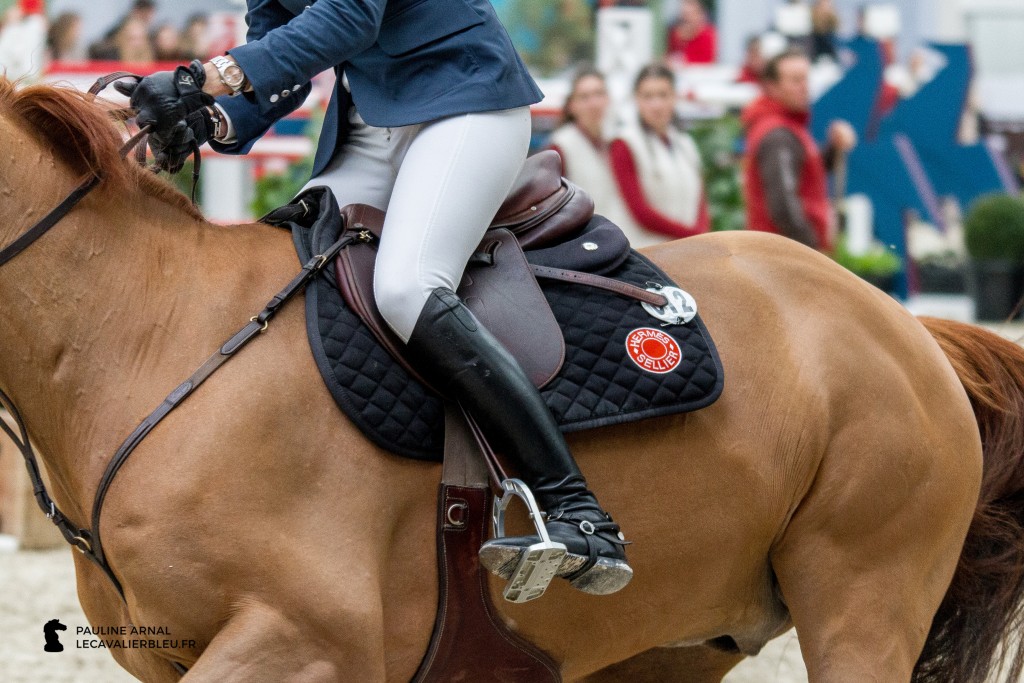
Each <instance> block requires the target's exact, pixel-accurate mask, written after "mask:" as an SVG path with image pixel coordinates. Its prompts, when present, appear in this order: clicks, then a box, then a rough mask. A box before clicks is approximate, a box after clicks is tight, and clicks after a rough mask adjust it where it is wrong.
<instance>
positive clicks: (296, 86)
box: [292, 84, 302, 91]
mask: <svg viewBox="0 0 1024 683" xmlns="http://www.w3.org/2000/svg"><path fill="white" fill-rule="evenodd" d="M301 87H302V86H301V85H298V84H295V85H293V86H292V90H293V91H295V90H299V89H300V88H301Z"/></svg>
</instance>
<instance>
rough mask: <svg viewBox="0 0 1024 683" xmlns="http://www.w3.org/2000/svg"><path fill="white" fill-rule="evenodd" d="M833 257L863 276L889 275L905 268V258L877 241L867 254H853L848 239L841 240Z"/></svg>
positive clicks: (843, 265) (837, 261) (840, 263)
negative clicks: (847, 243) (848, 246)
mask: <svg viewBox="0 0 1024 683" xmlns="http://www.w3.org/2000/svg"><path fill="white" fill-rule="evenodd" d="M832 257H833V258H834V259H835V261H836V263H838V264H839V265H841V266H842V267H844V268H846V269H847V270H849V271H850V272H852V273H855V274H856V275H860V276H861V277H889V276H892V275H895V274H896V273H898V272H900V271H901V270H903V260H902V259H901V258H900V257H899V256H897V255H896V254H894V253H893V252H892V251H890V250H889V249H887V248H886V247H885V246H884V245H882V244H879V243H877V242H876V243H874V244H872V245H871V248H870V249H869V250H868V252H867V253H866V254H851V253H850V250H849V249H848V248H847V245H846V240H840V241H839V244H838V245H836V250H835V253H834V254H833V255H832Z"/></svg>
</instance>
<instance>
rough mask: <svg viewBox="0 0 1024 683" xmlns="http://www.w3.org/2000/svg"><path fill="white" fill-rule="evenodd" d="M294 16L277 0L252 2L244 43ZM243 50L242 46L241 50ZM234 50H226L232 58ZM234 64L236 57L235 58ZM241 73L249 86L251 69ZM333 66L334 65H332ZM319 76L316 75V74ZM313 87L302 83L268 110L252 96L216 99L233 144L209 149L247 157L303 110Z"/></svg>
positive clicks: (219, 143) (252, 40)
mask: <svg viewBox="0 0 1024 683" xmlns="http://www.w3.org/2000/svg"><path fill="white" fill-rule="evenodd" d="M293 17H294V15H293V14H292V13H291V12H289V11H288V10H287V9H285V8H284V6H282V5H281V4H280V3H279V2H277V0H253V1H251V2H250V3H249V11H248V12H247V13H246V15H245V22H246V24H247V25H248V27H249V30H248V32H247V33H246V41H248V42H257V41H259V40H261V39H263V38H264V37H265V36H266V35H267V34H268V33H270V32H271V31H273V30H275V29H277V28H279V27H281V26H284V25H285V24H287V23H288V21H289V20H290V19H292V18H293ZM243 47H244V46H243ZM237 49H239V48H235V49H234V50H229V51H228V52H230V53H231V55H232V56H235V50H237ZM235 59H236V61H237V60H238V57H237V56H235ZM239 64H240V65H241V66H242V71H244V72H245V74H246V76H247V77H248V78H249V81H250V82H254V81H253V77H252V74H251V72H250V68H257V67H248V66H246V65H245V64H242V63H241V62H240V61H239ZM332 66H333V65H332ZM318 73H319V72H318ZM310 90H312V87H311V86H310V84H309V79H307V80H305V81H303V82H302V84H301V87H300V88H296V89H294V90H293V91H292V92H291V94H290V95H289V96H288V97H284V98H281V97H280V96H278V98H276V99H277V102H276V103H273V104H270V103H269V102H268V104H270V106H268V107H260V106H259V104H258V101H257V99H256V96H255V95H254V94H251V93H247V94H245V95H240V96H236V97H228V96H224V97H218V98H217V104H218V105H220V107H221V108H222V109H223V110H224V113H225V114H227V115H228V118H230V119H231V125H232V127H233V128H234V131H235V140H234V142H231V143H228V144H225V143H223V142H217V141H216V140H211V141H210V146H211V147H212V148H213V149H214V150H216V151H217V152H220V153H221V154H247V153H248V152H249V150H251V149H252V146H253V144H255V142H256V141H257V140H258V139H260V138H261V137H263V135H264V134H265V133H266V132H267V131H268V130H270V127H271V126H272V125H274V123H275V122H276V121H277V120H279V119H282V118H284V117H285V116H287V115H288V114H291V113H292V112H293V111H295V110H296V109H298V108H299V107H300V106H302V103H303V102H304V101H305V100H306V98H307V97H308V96H309V92H310Z"/></svg>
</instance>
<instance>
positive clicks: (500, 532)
mask: <svg viewBox="0 0 1024 683" xmlns="http://www.w3.org/2000/svg"><path fill="white" fill-rule="evenodd" d="M501 488H502V490H503V491H504V494H503V495H502V497H501V500H498V501H497V502H495V504H494V515H493V517H494V537H495V538H504V537H505V511H506V510H507V509H508V505H509V503H511V502H512V499H513V498H519V499H520V500H522V501H523V503H524V504H525V505H526V509H527V510H528V511H529V514H530V519H531V520H532V521H533V526H534V527H535V528H536V529H537V535H538V536H540V543H534V544H533V545H531V546H529V547H527V548H526V549H525V550H524V551H523V554H522V556H521V557H520V559H519V564H518V565H516V568H515V569H514V570H513V571H512V576H511V577H509V580H508V584H506V585H505V591H504V593H503V595H504V596H505V599H506V600H508V601H509V602H516V603H522V602H529V601H530V600H536V599H537V598H539V597H540V596H542V595H544V591H546V590H547V588H548V585H549V584H550V583H551V580H552V579H553V578H555V573H556V572H557V571H558V568H559V566H561V564H562V559H563V558H564V557H565V554H566V552H568V550H567V549H566V547H565V544H564V543H556V542H554V541H552V540H551V537H550V536H548V530H547V528H546V527H545V526H544V513H542V512H541V511H540V507H538V505H537V501H536V499H534V497H533V492H532V491H530V488H529V487H528V486H527V485H526V484H525V483H523V481H522V480H520V479H506V480H504V481H503V482H501Z"/></svg>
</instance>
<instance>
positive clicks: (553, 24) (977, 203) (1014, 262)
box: [0, 0, 1024, 320]
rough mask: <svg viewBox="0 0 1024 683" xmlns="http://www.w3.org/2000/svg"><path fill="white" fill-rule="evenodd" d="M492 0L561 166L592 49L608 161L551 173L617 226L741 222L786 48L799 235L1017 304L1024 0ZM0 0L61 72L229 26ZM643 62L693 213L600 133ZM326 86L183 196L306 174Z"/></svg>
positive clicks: (266, 192)
mask: <svg viewBox="0 0 1024 683" xmlns="http://www.w3.org/2000/svg"><path fill="white" fill-rule="evenodd" d="M492 2H493V5H494V7H495V9H496V10H497V12H498V14H499V16H500V17H501V18H502V20H503V22H504V23H505V25H506V28H507V29H508V31H509V34H510V36H511V37H512V39H513V42H514V43H515V44H516V46H517V48H518V49H519V50H520V52H521V54H522V55H523V58H524V60H525V61H526V63H527V65H528V66H529V68H530V70H531V71H532V73H533V74H534V76H535V77H536V79H537V80H538V82H539V83H540V85H541V88H542V89H543V91H544V92H545V95H546V97H545V99H544V101H543V102H541V103H540V104H538V105H536V106H535V107H534V112H533V113H534V138H533V148H534V151H536V150H539V149H542V148H544V147H545V146H548V145H552V144H553V146H554V147H555V148H557V149H559V150H560V151H561V152H562V154H563V157H565V158H566V174H567V175H569V176H570V177H571V178H572V176H573V175H574V174H573V172H572V163H571V162H572V159H571V157H572V156H573V153H572V150H571V149H568V148H567V147H571V146H572V141H571V140H567V141H564V142H563V143H561V144H560V143H559V139H560V138H558V137H557V136H556V138H555V139H554V142H553V141H552V137H551V136H552V134H553V133H554V132H555V131H556V130H557V129H559V127H562V126H564V125H565V124H566V123H567V121H566V119H567V118H568V119H570V121H569V123H572V122H574V121H573V119H574V116H573V114H572V113H571V112H570V111H569V109H571V107H569V106H567V105H568V104H569V101H570V100H572V99H573V96H574V95H575V93H574V92H573V87H574V79H575V77H576V76H577V75H578V74H579V73H580V69H581V68H585V67H586V66H591V67H594V68H595V69H596V72H597V73H598V75H599V77H600V79H601V86H602V89H603V91H604V95H603V96H604V97H606V98H607V101H606V102H604V101H602V102H600V103H599V105H600V106H599V107H598V109H600V111H597V114H598V115H600V128H599V130H598V132H594V131H593V130H592V131H591V133H592V135H591V136H590V137H591V139H592V142H595V144H597V145H598V147H604V148H603V149H601V150H600V151H601V152H602V156H601V158H602V159H603V160H604V161H605V162H606V163H608V164H609V166H610V171H611V176H609V177H612V178H613V180H612V181H611V182H610V184H608V185H607V186H603V185H602V184H601V182H600V181H599V180H597V179H594V178H586V177H583V176H584V175H585V174H576V175H579V176H580V177H578V178H573V179H574V180H576V182H577V183H578V184H581V185H583V186H584V189H588V190H589V191H590V192H591V193H592V194H595V195H602V196H603V195H609V194H614V193H615V192H618V193H619V195H620V196H619V197H618V198H616V204H617V207H618V209H615V208H608V207H606V206H602V202H601V200H599V202H598V208H599V211H600V210H602V209H604V210H605V212H606V213H609V214H612V215H615V217H617V218H619V219H620V222H622V223H629V224H631V225H630V227H631V228H634V229H635V231H636V232H632V233H631V236H635V237H634V241H638V242H639V243H641V244H646V243H649V242H651V241H658V240H660V239H663V238H666V237H678V236H685V235H687V234H691V232H694V231H696V232H699V231H702V230H703V228H704V227H709V228H711V229H714V230H736V229H744V228H747V227H749V224H750V223H751V222H752V221H753V220H754V218H752V215H753V214H752V213H751V211H752V209H751V208H750V204H751V203H753V202H761V201H767V203H768V205H769V206H770V207H771V206H772V202H775V201H780V198H779V197H777V196H776V194H777V191H776V189H775V188H774V187H773V186H771V185H770V184H769V185H768V186H766V189H765V194H766V195H767V196H766V197H762V198H758V197H755V196H753V195H751V193H750V192H751V191H750V188H749V185H750V179H749V178H745V177H744V174H745V169H746V168H747V166H749V165H750V164H755V163H757V159H756V154H755V152H756V150H751V149H747V147H748V142H749V140H748V138H749V134H750V130H748V128H749V122H748V124H744V122H743V119H742V113H743V111H744V110H745V109H746V108H748V107H749V106H750V105H751V103H752V102H754V101H755V100H757V98H758V97H759V96H760V95H761V94H762V87H761V86H762V78H763V70H764V68H765V65H766V63H767V62H768V60H770V59H771V58H772V57H773V56H775V55H778V54H780V53H782V52H784V51H786V50H787V49H789V48H792V47H794V46H795V47H797V48H799V49H801V50H803V51H805V52H806V54H807V56H808V57H809V59H810V62H811V67H810V72H809V84H810V85H809V87H810V93H809V97H810V100H811V105H810V106H811V109H810V122H809V123H808V124H807V127H808V131H809V132H810V134H811V135H812V136H813V137H814V139H815V140H816V143H817V144H818V145H819V146H820V151H821V152H822V153H823V154H825V156H826V157H828V161H829V166H828V169H827V170H828V172H829V175H828V177H829V184H828V189H827V193H828V210H829V211H830V212H831V215H832V217H831V219H830V229H831V230H832V232H833V234H834V235H835V239H833V240H831V241H830V242H831V243H830V244H822V245H818V246H819V248H822V249H823V250H827V251H829V252H830V253H832V255H833V256H834V257H835V258H836V259H837V260H838V261H840V262H841V263H842V264H843V265H845V266H846V267H848V268H850V269H851V270H853V271H855V272H857V273H858V274H859V275H861V276H863V277H865V278H866V279H869V280H871V281H872V282H874V283H875V284H877V285H878V286H880V287H882V288H883V289H885V290H887V291H889V292H891V293H893V294H894V295H896V296H898V297H900V298H902V299H904V300H906V301H911V302H912V303H914V304H915V305H917V306H918V308H922V307H923V308H924V309H925V310H923V311H920V312H932V313H935V312H938V313H940V314H943V315H947V316H949V317H958V318H962V319H965V320H971V319H975V318H979V317H980V318H981V319H990V320H1001V319H1005V318H1006V317H1008V316H1011V314H1013V315H1016V314H1017V313H1019V312H1014V311H1013V308H1014V306H1015V304H1016V303H1017V301H1018V300H1019V299H1020V297H1021V294H1022V293H1024V291H1022V290H1024V269H1022V266H1021V264H1024V218H1021V217H1020V216H1021V215H1024V205H1022V204H1021V203H1020V199H1019V191H1020V190H1019V188H1020V182H1021V177H1022V174H1024V41H1021V40H1020V39H1019V37H1020V36H1021V35H1024V0H934V1H933V2H928V3H922V2H918V1H917V0H895V1H891V2H863V1H862V0H805V1H801V0H795V1H785V0H757V1H751V0H651V1H649V2H644V1H642V0H626V1H620V2H614V1H611V0H492ZM0 11H2V15H0V16H2V24H0V26H2V28H0V65H2V66H3V67H4V68H5V69H6V71H7V75H8V76H9V77H11V78H24V79H25V80H26V81H40V80H41V81H48V82H70V83H72V84H74V85H75V86H77V87H83V88H84V87H87V86H88V85H89V84H90V83H91V82H92V81H93V80H94V79H95V78H96V77H97V76H99V75H101V74H105V73H108V72H110V71H114V70H118V69H122V68H123V69H126V70H130V71H136V72H140V73H148V72H151V71H154V70H158V69H166V68H171V67H172V66H173V65H175V64H177V63H181V62H184V61H188V60H190V59H193V58H202V59H205V58H208V57H209V56H211V55H214V54H219V53H222V52H223V51H224V50H226V49H227V48H229V47H231V46H232V45H234V44H237V43H240V42H243V41H244V35H245V23H244V15H245V6H244V2H243V1H242V0H175V1H174V2H173V3H172V2H170V0H92V1H91V2H89V3H81V2H75V1H74V0H0ZM655 63H657V64H663V65H665V66H667V67H668V68H669V69H670V70H671V72H672V76H673V77H674V80H673V82H672V84H671V85H672V89H673V91H674V100H673V102H672V105H673V112H672V128H673V130H678V131H680V132H681V133H682V134H683V135H684V136H685V137H686V138H687V139H689V140H692V141H693V143H695V147H696V150H697V154H699V159H698V160H696V161H695V162H693V165H694V168H695V172H696V173H697V176H698V177H699V180H697V181H696V182H697V183H698V187H699V191H698V192H696V195H695V197H696V199H695V201H698V202H699V205H700V206H699V208H700V211H701V212H703V211H706V212H707V216H706V226H705V225H704V224H703V223H701V216H703V215H704V214H703V213H701V214H700V215H698V213H697V209H690V208H688V207H686V206H681V207H677V208H678V209H680V211H681V212H682V213H681V214H679V215H680V216H682V215H688V216H689V217H690V218H692V220H690V221H686V220H682V219H680V220H677V221H674V222H673V221H671V220H668V221H667V222H665V224H664V225H660V224H659V223H658V220H659V219H660V218H665V217H666V215H664V214H666V212H668V213H670V212H669V211H668V209H666V208H665V206H666V204H665V201H664V200H663V201H662V202H661V203H660V204H659V202H658V201H657V197H653V196H651V195H652V194H653V193H657V192H666V191H667V192H669V193H671V192H673V191H674V189H675V188H673V187H672V186H671V184H669V185H667V186H665V187H661V188H660V189H659V188H656V187H654V186H652V184H651V182H650V180H649V178H644V177H643V176H644V168H643V166H644V165H645V160H644V159H643V158H640V157H638V156H637V154H638V152H637V151H636V149H631V151H632V153H633V158H632V159H631V160H632V161H633V166H634V167H635V168H634V169H633V171H634V175H635V176H636V177H633V176H630V175H629V174H628V173H626V172H624V171H623V170H622V168H621V167H622V164H621V163H618V164H616V155H615V154H614V152H615V149H614V144H612V145H611V148H610V149H611V153H609V149H608V143H612V142H613V141H614V140H615V139H616V137H617V136H619V132H618V131H619V130H620V129H623V128H629V127H630V126H631V124H632V123H635V122H637V121H639V123H640V125H641V128H643V129H644V130H648V125H647V121H646V119H645V118H644V116H645V115H646V114H645V113H644V112H641V111H639V109H638V106H637V103H638V101H639V100H638V96H639V91H636V92H635V86H636V82H635V80H634V79H635V78H636V75H637V74H638V73H639V72H640V70H641V69H642V68H643V67H644V66H646V65H650V64H655ZM585 83H586V81H585V79H584V81H583V85H585ZM332 87H333V74H325V75H323V76H321V77H319V78H318V79H317V83H316V87H315V88H314V91H313V94H312V95H311V96H310V98H309V100H308V101H307V102H306V103H305V105H304V106H303V107H302V108H301V109H300V110H299V112H297V113H296V114H295V115H293V116H291V117H289V118H287V119H285V120H283V121H281V122H280V123H279V124H278V125H277V126H275V128H274V130H273V131H272V132H271V133H270V134H269V135H268V136H267V137H266V138H264V139H263V140H261V141H260V143H259V144H257V146H256V148H255V149H254V150H253V153H252V154H250V155H249V156H248V157H246V158H228V157H223V156H217V155H215V154H214V153H213V152H212V151H210V152H208V155H207V158H208V161H209V163H208V164H207V165H206V166H205V170H204V177H203V180H202V188H201V190H202V191H201V198H202V203H203V206H204V210H205V211H206V212H207V214H208V215H209V216H210V217H211V218H212V219H214V220H218V221H224V222H239V221H244V220H248V219H252V218H253V217H256V216H259V215H261V214H262V213H264V212H265V211H267V210H269V209H271V208H273V207H275V206H278V205H280V204H283V203H286V202H287V201H288V200H289V199H290V198H291V196H292V194H293V193H294V192H295V190H296V188H298V187H299V186H300V185H301V183H302V182H303V181H304V179H305V177H306V174H307V173H308V169H309V158H308V157H309V155H310V153H311V151H312V150H313V148H314V145H315V136H316V133H317V130H318V116H319V114H320V112H321V111H322V109H323V107H324V105H325V102H326V100H327V98H328V97H329V95H330V92H331V88H332ZM585 95H586V93H584V92H582V91H581V92H580V97H584V96H585ZM577 104H579V106H583V107H585V106H586V104H585V103H584V104H580V103H579V102H577ZM582 115H584V116H585V115H586V114H585V112H584V113H583V114H582ZM835 121H846V122H848V123H849V124H850V126H851V128H852V130H853V133H854V134H855V136H856V144H855V145H853V146H852V147H851V148H849V149H840V150H838V152H839V153H838V154H833V153H832V152H835V151H836V150H833V149H830V145H829V143H830V142H835V140H834V139H833V138H832V137H831V127H832V125H833V123H834V122H835ZM575 122H577V123H578V121H575ZM578 127H580V128H581V129H582V128H583V126H578ZM633 127H635V126H633ZM582 132H584V133H586V130H583V131H582ZM595 135H596V136H597V137H598V138H599V139H597V140H594V139H593V138H594V136H595ZM665 135H667V134H664V135H663V137H664V139H665V141H666V144H670V143H671V141H670V140H669V138H668V137H665ZM562 137H563V138H565V136H564V135H563V136H562ZM624 139H626V140H627V141H628V138H626V137H624ZM687 144H689V143H687ZM833 146H834V145H833ZM634 147H635V146H634ZM808 151H813V150H812V148H808ZM621 156H622V155H620V157H621ZM640 156H642V155H640ZM627 157H628V155H627ZM628 160H629V159H627V161H628ZM619 161H622V159H619ZM616 166H618V167H616ZM627 166H628V164H627ZM580 168H582V166H580ZM628 170H629V169H628V168H627V171H628ZM185 177H187V174H182V175H181V178H185ZM766 180H768V179H766ZM797 180H799V178H798V179H797ZM587 181H589V182H590V183H591V185H592V186H591V187H587ZM678 182H679V185H678V187H679V188H684V189H682V190H680V191H682V192H683V193H684V194H686V192H689V193H690V194H694V192H693V190H692V188H691V189H690V190H685V187H688V185H685V184H686V183H688V184H689V185H693V184H694V182H695V181H694V178H693V177H692V176H688V175H687V174H686V173H682V175H681V176H680V177H679V178H678ZM631 183H632V185H631ZM663 185H664V184H663ZM631 188H632V189H631ZM666 188H667V189H666ZM631 192H632V194H633V195H635V196H631ZM645 192H646V193H647V194H646V195H645V194H644V193H645ZM606 203H607V202H606ZM617 210H618V212H619V214H621V215H618V214H616V211H617ZM773 210H774V209H773ZM645 212H647V213H645ZM659 212H660V213H659ZM667 217H668V218H672V216H671V215H668V216H667ZM648 219H650V220H648ZM994 223H999V225H998V226H997V227H993V224H994ZM1008 225H1014V226H1018V225H1019V233H1020V234H1019V235H1018V234H1017V233H1016V232H1014V230H1011V229H1009V228H1008V227H1007V226H1008ZM666 226H668V227H666ZM838 228H841V230H838ZM673 230H674V231H675V232H673ZM688 230H689V231H688ZM783 232H784V234H785V231H783ZM989 261H999V263H995V264H992V263H986V262H989ZM990 266H991V267H990ZM932 294H939V295H942V296H941V297H939V298H931V299H930V298H928V295H932ZM921 296H924V297H925V298H924V299H921V298H920V297H921Z"/></svg>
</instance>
